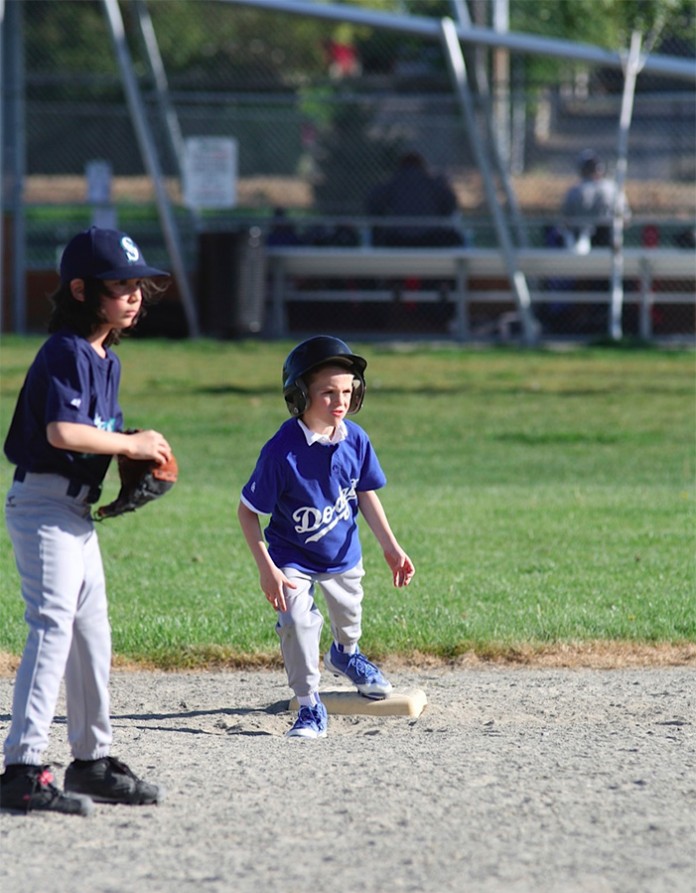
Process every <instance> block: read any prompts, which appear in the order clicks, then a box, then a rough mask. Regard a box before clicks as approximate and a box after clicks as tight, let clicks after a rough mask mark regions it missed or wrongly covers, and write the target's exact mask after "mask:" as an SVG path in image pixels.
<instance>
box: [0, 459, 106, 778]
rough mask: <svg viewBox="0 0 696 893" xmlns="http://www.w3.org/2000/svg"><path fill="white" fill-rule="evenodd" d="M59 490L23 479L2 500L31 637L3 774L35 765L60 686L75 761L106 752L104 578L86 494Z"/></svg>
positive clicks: (43, 477) (58, 484) (51, 478)
mask: <svg viewBox="0 0 696 893" xmlns="http://www.w3.org/2000/svg"><path fill="white" fill-rule="evenodd" d="M67 486H68V481H67V479H66V478H63V477H61V476H60V475H55V474H28V475H27V476H26V479H25V480H24V481H23V482H21V483H20V482H17V481H16V482H15V483H13V485H12V487H11V489H10V491H9V493H8V495H7V502H6V505H5V518H6V521H7V529H8V532H9V534H10V539H11V540H12V545H13V547H14V553H15V560H16V562H17V569H18V571H19V576H20V578H21V584H22V596H23V597H24V601H25V605H26V611H25V615H24V616H25V619H26V622H27V625H28V627H29V633H28V636H27V641H26V645H25V647H24V652H23V654H22V659H21V662H20V665H19V669H18V671H17V678H16V681H15V689H14V699H13V707H12V723H11V725H10V731H9V734H8V736H7V739H6V741H5V747H4V751H5V764H6V765H9V764H11V763H29V764H34V765H39V764H40V763H41V762H42V757H43V752H44V750H45V749H46V746H47V744H48V736H49V728H50V725H51V722H52V720H53V715H54V713H55V709H56V703H57V700H58V694H59V690H60V683H61V680H62V679H63V677H65V696H66V707H67V720H68V740H69V742H70V747H71V750H72V754H73V756H74V757H75V758H77V759H81V760H94V759H99V758H100V757H103V756H107V755H108V753H109V748H110V745H111V739H112V734H111V723H110V718H109V692H108V684H109V673H110V668H111V666H110V665H111V629H110V627H109V619H108V615H107V603H106V587H105V583H104V570H103V567H102V559H101V553H100V551H99V542H98V540H97V534H96V531H95V529H94V524H93V523H92V520H91V518H90V506H89V505H88V504H87V503H86V502H85V501H84V499H85V495H84V493H80V494H78V495H77V496H76V497H73V496H68V495H67V492H66V488H67ZM83 489H84V490H87V489H88V488H83Z"/></svg>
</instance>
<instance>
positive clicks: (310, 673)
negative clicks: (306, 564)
mask: <svg viewBox="0 0 696 893" xmlns="http://www.w3.org/2000/svg"><path fill="white" fill-rule="evenodd" d="M282 571H283V573H284V574H285V576H286V577H287V578H288V580H292V582H293V583H295V584H296V586H297V588H296V589H289V588H288V587H287V586H286V587H285V590H284V594H285V603H286V606H287V610H286V611H281V612H279V613H278V622H277V624H276V632H277V633H278V636H279V638H280V648H281V651H282V653H283V661H284V663H285V671H286V673H287V674H288V684H289V686H290V688H291V689H292V690H293V692H294V693H295V695H297V696H298V697H304V696H306V695H309V694H310V693H312V692H317V691H319V679H320V676H321V672H320V669H319V648H320V638H321V629H322V626H323V624H324V619H323V617H322V615H321V612H320V611H319V609H318V608H317V606H316V604H315V602H314V592H315V587H316V586H318V587H319V588H320V589H321V591H322V593H323V595H324V600H325V601H326V609H327V611H328V614H329V620H330V623H331V632H332V633H333V637H334V639H335V640H336V642H338V643H339V644H340V645H354V644H356V643H357V642H358V641H359V639H360V635H361V632H362V627H361V620H362V598H363V588H362V578H363V577H364V575H365V571H364V570H363V565H362V561H361V562H359V564H357V565H356V566H355V567H353V568H351V569H350V570H349V571H344V572H343V573H340V574H308V573H305V572H303V571H299V570H297V569H296V568H294V567H284V568H282Z"/></svg>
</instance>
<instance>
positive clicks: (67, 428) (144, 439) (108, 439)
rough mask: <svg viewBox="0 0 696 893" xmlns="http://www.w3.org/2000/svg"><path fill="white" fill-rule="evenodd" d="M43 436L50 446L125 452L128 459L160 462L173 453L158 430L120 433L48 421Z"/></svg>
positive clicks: (98, 451) (110, 454) (98, 452)
mask: <svg viewBox="0 0 696 893" xmlns="http://www.w3.org/2000/svg"><path fill="white" fill-rule="evenodd" d="M46 438H47V439H48V442H49V443H50V444H51V446H52V447H55V448H56V449H59V450H71V451H72V452H75V453H95V454H98V455H109V456H118V455H123V456H128V458H129V459H154V460H155V461H156V462H159V463H160V464H162V463H163V462H168V461H169V459H171V457H172V451H171V447H170V446H169V444H168V443H167V441H166V439H165V438H164V437H163V435H162V434H160V433H159V431H151V430H148V431H138V432H137V433H136V434H122V433H120V432H118V431H102V429H101V428H94V427H92V425H83V424H81V423H79V422H49V423H48V425H47V426H46Z"/></svg>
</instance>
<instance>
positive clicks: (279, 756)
mask: <svg viewBox="0 0 696 893" xmlns="http://www.w3.org/2000/svg"><path fill="white" fill-rule="evenodd" d="M386 668H387V669H388V670H389V672H390V675H391V677H392V680H393V681H394V682H395V683H396V686H397V687H398V688H399V689H408V688H416V687H419V688H423V689H424V690H425V691H426V693H427V695H428V699H429V704H428V707H427V708H426V710H425V711H424V713H423V714H422V715H421V716H420V717H419V718H418V719H412V718H408V717H386V718H381V719H380V718H375V717H365V716H335V717H332V718H331V720H330V727H329V736H328V737H327V738H326V739H324V740H320V741H300V740H297V739H295V740H288V739H286V738H285V737H284V732H285V730H286V729H287V728H288V727H289V725H290V722H291V718H292V715H291V714H289V713H288V712H287V711H286V706H287V699H288V696H289V692H288V689H287V687H286V683H285V677H284V675H283V673H282V672H280V671H276V670H269V671H236V672H230V671H224V672H205V673H201V672H196V673H171V674H168V673H160V672H135V673H134V672H124V671H122V670H117V671H116V672H114V674H113V677H112V686H111V689H112V713H113V717H114V732H115V743H114V754H115V755H117V756H121V757H123V758H124V759H127V760H128V761H129V762H130V763H131V765H132V766H133V768H135V769H136V770H137V771H139V772H140V773H141V774H143V775H144V776H145V777H147V778H149V779H151V780H156V781H159V782H161V783H162V784H164V785H165V786H166V787H167V789H168V797H167V799H166V801H165V802H164V803H163V804H161V805H160V806H158V807H144V808H143V807H141V808H128V807H107V806H97V807H96V810H95V813H94V815H93V816H91V817H90V818H88V819H82V818H77V817H65V816H55V815H30V816H17V815H13V814H8V813H0V853H1V859H0V888H1V889H2V890H3V893H126V891H128V893H134V891H136V893H160V891H162V893H164V891H168V893H170V891H171V893H230V891H234V893H252V891H253V893H276V891H277V893H309V891H319V893H323V891H326V893H329V891H331V893H334V891H337V890H356V891H360V893H401V891H416V893H450V891H451V893H455V891H456V893H463V891H472V893H503V891H504V893H532V891H533V893H643V891H644V893H668V891H669V893H687V891H688V893H691V891H692V890H693V889H694V872H695V871H696V823H695V822H694V814H695V812H696V709H695V708H696V685H695V683H696V669H695V668H694V666H693V665H691V666H662V667H653V668H636V667H626V668H624V669H612V670H598V669H587V668H578V669H568V668H555V669H550V668H544V667H541V668H540V667H536V668H530V667H521V666H520V667H511V666H486V665H479V666H470V667H461V668H458V669H447V668H444V667H425V668H423V669H421V670H419V671H415V670H413V669H409V670H408V671H406V670H403V669H401V668H399V667H390V666H389V665H388V664H387V667H386ZM326 683H327V685H331V687H334V686H333V681H332V680H330V679H327V680H326ZM11 693H12V677H11V676H5V677H3V678H0V736H2V737H3V738H4V736H5V734H6V731H7V726H8V722H9V705H10V703H11ZM63 717H64V705H63V704H62V702H61V705H60V706H59V717H58V719H57V720H56V723H55V725H54V728H53V731H52V739H51V747H50V750H49V753H48V754H47V757H48V759H50V760H52V761H54V762H55V763H60V764H62V765H65V764H66V763H67V761H68V760H69V754H68V749H67V746H66V743H65V722H64V719H63ZM56 774H57V776H58V777H59V779H60V778H62V769H58V770H57V772H56Z"/></svg>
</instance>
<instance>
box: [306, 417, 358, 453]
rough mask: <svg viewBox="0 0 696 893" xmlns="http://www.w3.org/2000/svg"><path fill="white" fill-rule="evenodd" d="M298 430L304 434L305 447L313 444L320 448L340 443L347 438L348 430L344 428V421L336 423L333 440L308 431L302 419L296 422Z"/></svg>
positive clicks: (324, 435)
mask: <svg viewBox="0 0 696 893" xmlns="http://www.w3.org/2000/svg"><path fill="white" fill-rule="evenodd" d="M297 421H298V423H299V426H300V428H302V431H303V432H304V436H305V438H306V440H307V446H311V445H312V444H313V443H320V444H321V445H322V446H332V445H333V444H335V443H340V442H341V441H342V440H345V439H346V437H348V429H347V428H346V424H345V422H344V421H340V422H339V423H338V428H336V430H335V431H334V436H333V438H331V437H327V436H326V434H317V433H316V432H315V431H310V430H309V428H308V427H307V426H306V425H305V423H304V422H303V421H302V419H298V420H297Z"/></svg>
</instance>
